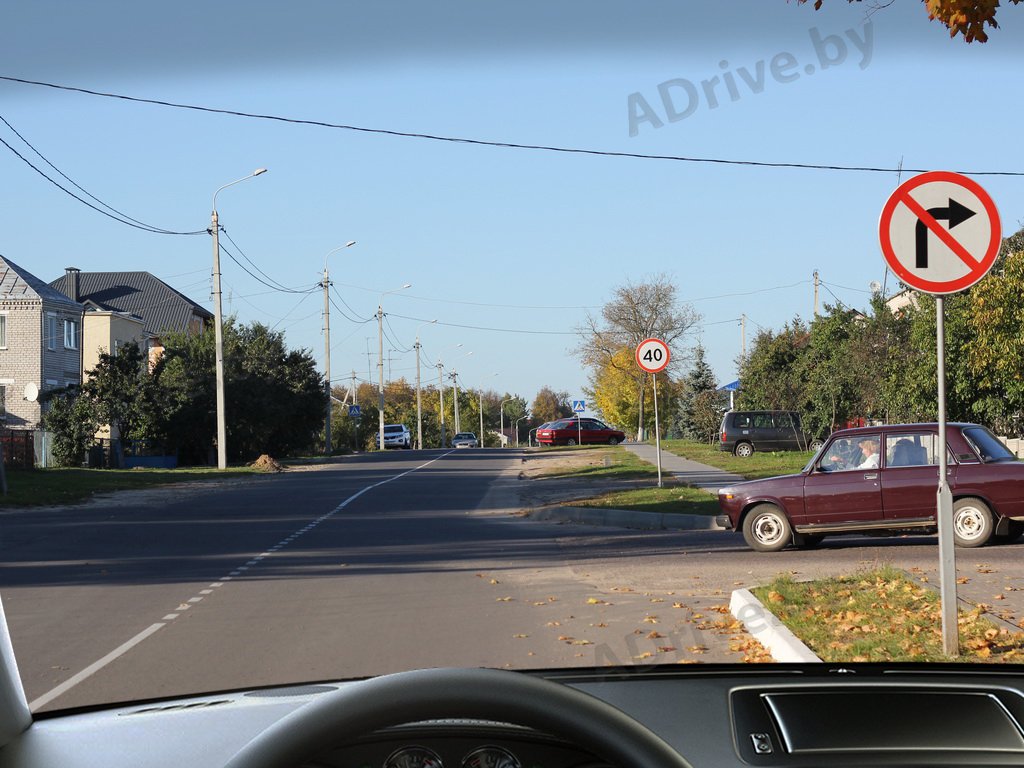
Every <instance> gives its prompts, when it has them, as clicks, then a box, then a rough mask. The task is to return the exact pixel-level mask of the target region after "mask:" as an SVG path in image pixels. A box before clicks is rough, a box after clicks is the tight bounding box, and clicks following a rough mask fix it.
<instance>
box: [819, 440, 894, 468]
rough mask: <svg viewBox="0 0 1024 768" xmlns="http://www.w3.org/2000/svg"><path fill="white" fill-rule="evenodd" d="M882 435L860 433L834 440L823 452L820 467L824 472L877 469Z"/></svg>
mask: <svg viewBox="0 0 1024 768" xmlns="http://www.w3.org/2000/svg"><path fill="white" fill-rule="evenodd" d="M880 445H881V436H880V435H878V434H860V435H854V436H853V437H841V438H837V439H835V440H833V441H832V442H831V443H829V444H828V445H827V446H825V449H824V450H823V451H822V452H821V454H820V456H821V458H820V459H819V461H818V467H819V469H820V470H821V471H823V472H848V471H852V470H858V469H876V468H877V467H878V465H879V462H878V451H879V446H880Z"/></svg>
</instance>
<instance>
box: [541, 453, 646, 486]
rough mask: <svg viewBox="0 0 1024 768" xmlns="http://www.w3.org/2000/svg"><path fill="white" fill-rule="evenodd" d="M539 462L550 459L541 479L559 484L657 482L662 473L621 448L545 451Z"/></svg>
mask: <svg viewBox="0 0 1024 768" xmlns="http://www.w3.org/2000/svg"><path fill="white" fill-rule="evenodd" d="M536 455H537V458H538V459H549V460H550V467H549V468H546V469H545V470H544V471H543V472H542V473H541V475H540V476H541V477H544V478H545V479H558V480H609V481H615V480H638V479H645V478H656V477H657V476H658V470H657V468H656V467H655V466H654V465H653V464H649V463H647V462H646V461H644V460H643V459H641V458H640V457H638V456H636V455H634V454H632V453H630V452H629V451H627V450H626V449H625V448H622V447H621V446H614V447H610V446H601V447H573V448H542V449H540V450H539V451H538V452H537V454H536Z"/></svg>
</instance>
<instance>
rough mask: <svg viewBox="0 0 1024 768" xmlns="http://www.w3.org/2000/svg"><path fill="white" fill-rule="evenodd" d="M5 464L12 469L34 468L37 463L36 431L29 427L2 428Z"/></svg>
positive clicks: (1, 439) (0, 441) (0, 431)
mask: <svg viewBox="0 0 1024 768" xmlns="http://www.w3.org/2000/svg"><path fill="white" fill-rule="evenodd" d="M0 444H2V445H3V451H4V466H5V467H9V468H12V469H32V468H33V467H34V466H35V465H36V453H35V448H34V445H35V438H34V433H33V432H32V431H31V430H28V429H4V430H0Z"/></svg>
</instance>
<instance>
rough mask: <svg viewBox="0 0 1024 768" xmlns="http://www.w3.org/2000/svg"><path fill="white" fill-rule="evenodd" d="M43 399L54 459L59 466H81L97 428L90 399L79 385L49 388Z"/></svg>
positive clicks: (45, 425) (44, 422)
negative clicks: (83, 393)
mask: <svg viewBox="0 0 1024 768" xmlns="http://www.w3.org/2000/svg"><path fill="white" fill-rule="evenodd" d="M42 400H43V402H44V403H46V404H47V409H46V413H44V414H43V419H42V422H43V427H44V429H46V430H48V431H49V432H52V433H53V448H52V450H53V459H54V461H55V462H56V463H57V466H60V467H79V466H81V465H82V462H83V461H84V459H85V452H86V449H88V447H89V446H90V445H92V443H93V441H94V440H95V439H96V430H97V429H98V428H99V421H98V420H97V419H96V415H95V409H94V408H93V404H92V402H91V401H90V400H89V398H88V397H83V396H82V393H81V390H80V389H79V388H78V387H64V388H62V389H55V390H50V391H49V392H46V393H44V394H43V395H42Z"/></svg>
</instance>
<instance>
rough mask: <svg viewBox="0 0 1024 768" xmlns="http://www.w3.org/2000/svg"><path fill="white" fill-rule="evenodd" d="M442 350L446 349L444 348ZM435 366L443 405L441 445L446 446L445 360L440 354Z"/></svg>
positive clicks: (459, 345) (456, 346)
mask: <svg viewBox="0 0 1024 768" xmlns="http://www.w3.org/2000/svg"><path fill="white" fill-rule="evenodd" d="M461 346H462V345H461V344H456V345H455V346H454V347H449V348H448V349H457V348H459V347H461ZM442 351H444V350H442ZM435 366H436V368H437V391H438V401H439V404H440V406H441V446H440V447H441V448H444V446H445V431H444V362H443V361H442V360H441V358H440V356H438V358H437V363H436V364H435Z"/></svg>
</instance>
